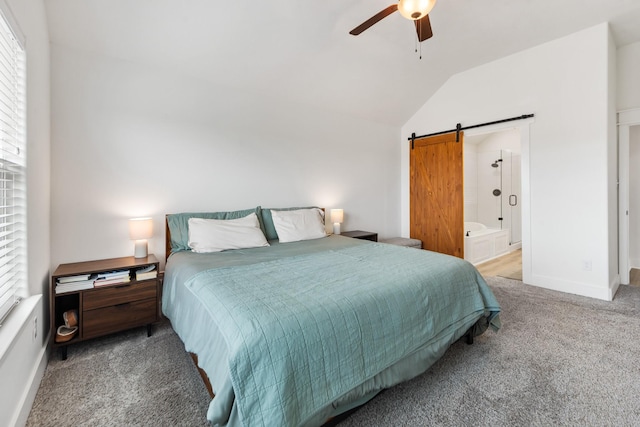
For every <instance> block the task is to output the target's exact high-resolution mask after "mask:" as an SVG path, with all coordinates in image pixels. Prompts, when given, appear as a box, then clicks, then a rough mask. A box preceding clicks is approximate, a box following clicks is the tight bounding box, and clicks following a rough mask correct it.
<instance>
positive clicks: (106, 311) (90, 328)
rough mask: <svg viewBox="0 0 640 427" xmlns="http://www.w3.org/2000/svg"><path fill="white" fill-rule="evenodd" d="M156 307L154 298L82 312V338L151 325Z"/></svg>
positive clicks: (155, 316) (154, 319) (155, 315)
mask: <svg viewBox="0 0 640 427" xmlns="http://www.w3.org/2000/svg"><path fill="white" fill-rule="evenodd" d="M133 286H135V285H133ZM157 307H158V304H157V300H156V298H150V299H146V300H142V301H135V302H125V303H122V304H118V305H113V306H111V307H104V308H98V309H96V310H89V311H84V312H83V313H82V315H83V319H82V338H83V339H87V338H93V337H98V336H101V335H105V334H109V333H111V332H117V331H122V330H125V329H129V328H133V327H136V326H140V325H144V324H146V323H153V322H155V321H156V319H157V312H156V310H157Z"/></svg>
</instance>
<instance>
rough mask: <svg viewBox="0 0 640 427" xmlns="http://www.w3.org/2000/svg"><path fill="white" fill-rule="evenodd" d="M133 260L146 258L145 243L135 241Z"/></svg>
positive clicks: (144, 241) (143, 241)
mask: <svg viewBox="0 0 640 427" xmlns="http://www.w3.org/2000/svg"><path fill="white" fill-rule="evenodd" d="M133 257H134V258H146V257H147V241H146V240H136V246H135V249H134V251H133Z"/></svg>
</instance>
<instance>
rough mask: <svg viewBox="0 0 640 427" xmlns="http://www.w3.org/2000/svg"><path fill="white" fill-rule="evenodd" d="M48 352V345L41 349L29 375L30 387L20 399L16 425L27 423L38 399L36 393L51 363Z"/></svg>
mask: <svg viewBox="0 0 640 427" xmlns="http://www.w3.org/2000/svg"><path fill="white" fill-rule="evenodd" d="M47 341H48V340H47ZM48 354H49V352H48V346H43V347H42V350H40V354H39V355H38V359H39V362H38V363H37V364H36V365H35V366H34V369H33V371H32V372H31V375H30V376H29V387H27V388H26V389H25V391H24V394H23V395H22V398H21V399H20V411H17V415H18V417H17V419H16V420H15V423H14V424H13V425H14V426H16V427H17V426H24V425H26V424H27V419H28V418H29V413H30V412H31V407H32V406H33V402H34V401H35V400H36V394H37V393H38V389H39V388H40V383H41V382H42V377H43V376H44V371H45V370H46V369H47V364H48V363H49V358H48Z"/></svg>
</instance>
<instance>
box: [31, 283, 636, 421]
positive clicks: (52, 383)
mask: <svg viewBox="0 0 640 427" xmlns="http://www.w3.org/2000/svg"><path fill="white" fill-rule="evenodd" d="M487 283H488V284H489V286H490V287H491V289H492V290H493V291H494V293H495V295H496V298H497V299H498V301H499V303H500V305H501V307H502V310H503V311H502V314H501V319H502V323H503V327H502V329H501V330H500V331H498V332H497V333H494V332H492V331H487V332H485V334H484V335H482V336H480V337H477V338H476V340H475V343H474V344H473V345H471V346H470V345H466V344H464V343H463V342H457V343H455V344H454V345H453V346H452V347H451V348H450V349H449V350H448V351H447V353H446V354H445V355H444V357H443V358H442V359H440V361H438V362H437V363H436V364H435V365H434V366H432V368H431V369H429V370H428V371H427V372H426V373H425V374H423V375H421V376H419V377H417V378H415V379H413V380H411V381H408V382H406V383H403V384H399V385H397V386H395V387H393V388H391V389H389V390H387V391H385V392H383V393H381V394H380V395H379V396H378V397H376V398H375V399H373V400H372V401H371V402H369V403H368V404H366V405H365V406H364V407H362V408H361V409H359V410H358V411H357V412H355V414H353V415H351V417H349V418H347V419H346V420H344V421H342V422H340V423H339V425H338V427H348V426H354V427H359V426H371V427H374V426H390V425H393V426H445V427H449V426H451V427H458V426H460V427H462V426H465V427H466V426H552V425H554V426H555V425H562V426H635V425H640V399H638V396H640V364H638V363H637V361H638V355H639V354H640V341H639V340H638V336H640V287H635V286H621V287H620V289H619V290H618V293H617V295H616V297H615V299H614V301H612V302H607V301H600V300H594V299H590V298H585V297H579V296H575V295H569V294H564V293H560V292H554V291H550V290H546V289H542V288H536V287H533V286H528V285H524V284H523V283H522V282H518V281H514V280H509V279H503V278H500V277H488V278H487ZM208 402H209V397H208V394H207V391H206V389H205V387H204V385H203V383H202V380H201V379H200V377H199V375H198V373H197V371H196V369H195V367H194V365H193V363H192V362H191V359H190V358H189V356H188V355H187V353H185V351H184V347H183V346H182V343H181V342H180V340H179V339H178V337H177V336H176V335H175V333H174V332H173V330H172V329H171V327H170V325H169V324H168V323H167V322H165V323H163V324H161V325H160V326H159V327H158V328H157V329H156V332H155V333H154V335H153V336H152V337H150V338H147V337H146V334H145V330H144V328H142V329H137V330H133V331H129V332H126V333H123V334H117V335H112V336H109V337H105V338H102V339H97V340H92V341H86V342H83V343H79V344H77V345H75V346H72V347H70V348H69V359H68V360H66V361H61V360H59V358H58V357H54V358H53V359H52V360H51V361H50V363H49V366H48V367H47V370H46V373H45V376H44V378H43V380H42V384H41V386H40V390H39V391H38V394H37V396H36V400H35V403H34V406H33V410H32V412H31V415H30V417H29V419H28V422H27V426H29V427H31V426H38V427H39V426H52V427H53V426H64V425H74V426H76V425H77V426H148V425H154V426H200V425H201V426H204V425H206V412H207V406H208Z"/></svg>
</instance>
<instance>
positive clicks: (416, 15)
mask: <svg viewBox="0 0 640 427" xmlns="http://www.w3.org/2000/svg"><path fill="white" fill-rule="evenodd" d="M436 1H437V0H400V1H399V2H398V12H400V14H401V15H402V16H404V17H405V18H407V19H411V20H412V21H416V20H418V19H420V18H423V17H424V16H426V15H427V14H429V12H431V9H433V6H435V4H436Z"/></svg>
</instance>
